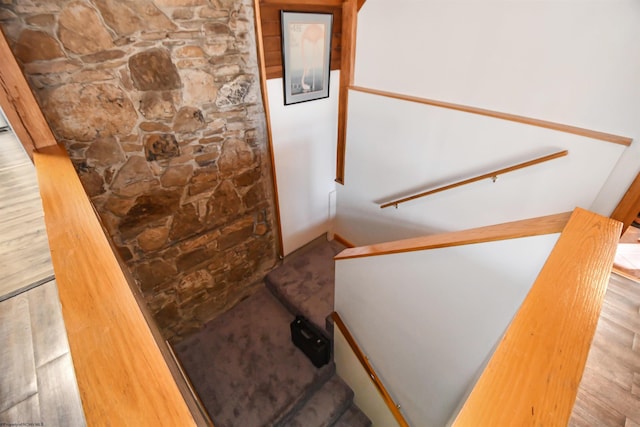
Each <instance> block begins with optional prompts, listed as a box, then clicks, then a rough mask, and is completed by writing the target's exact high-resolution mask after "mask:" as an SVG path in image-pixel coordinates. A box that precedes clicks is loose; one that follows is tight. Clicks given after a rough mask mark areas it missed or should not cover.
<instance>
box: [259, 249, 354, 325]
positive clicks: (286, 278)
mask: <svg viewBox="0 0 640 427" xmlns="http://www.w3.org/2000/svg"><path fill="white" fill-rule="evenodd" d="M344 248H345V247H344V246H342V245H341V244H340V243H338V242H336V241H321V242H315V243H314V244H313V245H312V246H311V247H309V248H304V250H302V251H301V252H300V253H297V254H293V255H292V256H291V257H290V259H288V260H287V261H286V262H284V263H283V264H282V265H281V266H280V267H278V268H276V269H275V270H273V271H271V272H270V273H269V274H268V275H267V277H266V278H265V283H266V285H267V287H268V288H269V289H270V290H271V291H272V292H273V293H274V295H275V296H276V298H278V300H280V302H282V304H283V305H284V306H285V307H287V309H288V310H289V311H290V312H291V313H293V314H295V315H298V314H302V315H303V316H305V317H306V318H307V319H309V320H310V321H311V322H313V323H314V324H315V325H316V326H318V328H320V329H321V330H324V331H327V329H326V323H325V319H326V318H327V316H329V315H330V314H331V313H332V312H333V300H334V288H335V261H334V260H333V258H334V256H335V255H337V254H338V253H340V252H341V251H342V250H343V249H344ZM328 335H330V334H328Z"/></svg>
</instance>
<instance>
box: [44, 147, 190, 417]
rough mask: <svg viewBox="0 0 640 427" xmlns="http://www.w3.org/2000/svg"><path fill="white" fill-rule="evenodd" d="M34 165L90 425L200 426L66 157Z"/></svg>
mask: <svg viewBox="0 0 640 427" xmlns="http://www.w3.org/2000/svg"><path fill="white" fill-rule="evenodd" d="M34 160H35V164H36V169H37V173H38V180H39V184H40V192H41V196H42V202H43V207H44V212H45V223H46V225H47V231H48V234H49V244H50V247H51V257H52V261H53V266H54V270H55V272H56V280H57V282H58V289H59V293H60V300H61V302H62V307H63V316H64V320H65V324H66V326H67V334H68V338H69V345H70V348H71V354H72V356H73V361H74V365H75V370H76V376H77V380H78V387H79V389H80V395H81V398H82V404H83V407H84V410H85V416H86V420H87V424H88V425H92V426H93V425H136V426H189V425H195V421H194V419H193V417H192V415H191V413H190V412H189V410H188V407H187V405H186V403H185V401H184V399H183V397H182V395H181V394H180V391H179V390H178V386H177V385H176V382H175V380H174V378H173V377H172V375H171V373H170V371H169V368H168V366H167V364H166V362H165V360H164V358H163V357H162V354H161V352H160V349H159V348H158V344H157V342H156V341H155V340H154V338H153V335H152V333H151V331H150V329H149V326H148V325H147V323H146V321H145V319H144V317H143V315H142V313H141V311H140V308H139V307H138V305H137V303H136V301H135V298H134V296H133V294H132V292H131V289H130V287H129V284H128V282H127V280H126V278H125V276H124V274H123V272H122V270H121V269H120V266H119V264H118V261H117V259H116V258H115V256H114V254H113V252H112V249H111V247H110V245H109V242H108V240H107V238H106V236H105V234H104V232H103V230H102V228H101V226H100V223H99V221H98V219H97V217H96V215H95V213H94V211H93V209H92V206H91V204H90V202H89V200H88V198H87V196H86V194H85V193H84V189H83V188H82V185H81V184H80V181H79V179H78V177H77V175H76V173H75V170H74V168H73V166H72V164H71V162H70V160H69V158H68V156H67V154H66V152H65V151H64V149H63V148H62V147H59V146H52V147H45V148H43V149H42V150H40V151H39V152H37V153H35V154H34Z"/></svg>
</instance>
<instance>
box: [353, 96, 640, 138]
mask: <svg viewBox="0 0 640 427" xmlns="http://www.w3.org/2000/svg"><path fill="white" fill-rule="evenodd" d="M350 89H351V90H353V91H356V92H362V93H368V94H371V95H378V96H384V97H387V98H394V99H399V100H402V101H408V102H416V103H419V104H424V105H431V106H434V107H441V108H448V109H450V110H456V111H462V112H465V113H471V114H479V115H482V116H487V117H493V118H496V119H501V120H508V121H512V122H517V123H524V124H527V125H531V126H538V127H542V128H546V129H552V130H557V131H560V132H567V133H572V134H574V135H580V136H585V137H587V138H592V139H597V140H600V141H605V142H612V143H614V144H620V145H624V146H629V145H631V142H632V141H633V139H632V138H629V137H626V136H620V135H615V134H611V133H605V132H599V131H595V130H591V129H584V128H579V127H576V126H571V125H565V124H561V123H555V122H550V121H546V120H540V119H534V118H531V117H525V116H519V115H516V114H509V113H502V112H499V111H493V110H487V109H484V108H477V107H471V106H468V105H462V104H454V103H451V102H444V101H437V100H434V99H428V98H420V97H417V96H410V95H403V94H399V93H394V92H386V91H382V90H377V89H370V88H364V87H360V86H351V87H350Z"/></svg>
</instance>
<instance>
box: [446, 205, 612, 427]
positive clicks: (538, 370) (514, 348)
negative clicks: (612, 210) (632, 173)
mask: <svg viewBox="0 0 640 427" xmlns="http://www.w3.org/2000/svg"><path fill="white" fill-rule="evenodd" d="M621 227H622V224H621V223H619V222H618V221H614V220H611V219H609V218H604V217H602V216H599V215H596V214H593V213H591V212H588V211H584V210H582V209H576V210H575V211H574V213H573V214H572V216H571V219H570V220H569V222H568V224H567V227H566V228H565V229H564V231H563V232H562V234H561V236H560V239H559V240H558V242H557V243H556V245H555V247H554V249H553V251H552V252H551V254H550V256H549V258H548V259H547V262H546V263H545V265H544V267H543V268H542V271H541V272H540V274H539V275H538V278H537V279H536V281H535V283H534V284H533V287H532V288H531V291H530V292H529V294H528V295H527V297H526V298H525V300H524V302H523V304H522V306H521V307H520V309H519V310H518V312H517V313H516V316H515V317H514V319H513V321H512V322H511V324H510V325H509V328H508V329H507V332H506V333H505V335H504V337H503V339H502V341H501V342H500V344H499V345H498V347H497V349H496V351H495V352H494V354H493V356H492V358H491V359H490V361H489V364H488V365H487V367H486V369H485V370H484V372H483V373H482V375H481V377H480V379H479V380H478V382H477V383H476V385H475V387H474V388H473V390H472V392H471V394H470V396H469V398H468V399H467V401H466V402H465V404H464V406H463V407H462V410H461V411H460V413H459V414H458V416H457V418H456V420H455V422H454V425H455V426H474V427H476V426H503V425H518V426H521V425H558V426H560V425H567V423H568V421H569V418H570V416H571V412H572V409H573V405H574V403H575V399H576V395H577V392H578V386H579V384H580V379H581V377H582V372H583V370H584V366H585V363H586V360H587V355H588V352H589V348H590V346H591V341H592V339H593V335H594V333H595V329H596V325H597V322H598V317H599V315H600V309H601V307H602V302H603V299H604V294H605V291H606V289H607V283H608V279H609V275H610V273H611V265H612V263H613V257H614V255H615V250H616V244H617V242H618V238H619V235H620V234H619V233H620V229H621Z"/></svg>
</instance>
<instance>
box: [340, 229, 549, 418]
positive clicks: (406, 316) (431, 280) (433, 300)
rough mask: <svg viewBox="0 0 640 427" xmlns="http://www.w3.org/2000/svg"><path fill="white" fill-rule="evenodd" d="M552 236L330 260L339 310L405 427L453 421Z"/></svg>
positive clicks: (528, 286) (357, 390) (520, 299)
mask: <svg viewBox="0 0 640 427" xmlns="http://www.w3.org/2000/svg"><path fill="white" fill-rule="evenodd" d="M558 237H559V235H558V234H551V235H545V236H535V237H527V238H520V239H512V240H504V241H499V242H490V243H481V244H474V245H466V246H459V247H449V248H441V249H433V250H426V251H418V252H409V253H401V254H394V255H385V256H377V257H370V258H355V259H347V260H339V261H337V262H336V296H335V309H336V311H337V312H338V313H339V314H340V316H341V317H342V318H343V320H344V322H345V324H346V325H347V327H348V328H349V330H350V331H351V333H352V334H353V336H354V337H355V339H356V340H357V342H358V344H359V346H360V347H361V348H362V350H363V352H364V353H365V355H366V356H367V357H368V358H369V361H370V362H371V364H372V366H373V368H374V369H375V371H376V372H377V373H378V376H379V377H380V378H381V380H382V382H383V383H384V384H385V386H386V387H387V389H388V390H389V392H390V393H391V395H392V397H393V398H394V400H395V401H396V402H397V403H399V404H400V405H401V407H402V411H403V413H404V415H405V416H406V418H407V420H408V422H409V424H410V425H414V426H442V425H445V424H446V423H447V422H448V421H450V419H451V417H452V416H453V415H454V412H455V411H456V410H457V409H458V406H459V403H460V401H461V400H463V399H465V398H466V394H467V393H468V392H469V390H470V387H471V386H472V384H473V382H474V381H475V380H476V378H477V377H478V375H479V373H480V372H481V370H482V368H483V367H484V365H485V364H486V362H487V361H488V358H489V357H490V355H491V354H492V352H493V349H494V348H495V346H496V345H497V343H498V342H499V339H500V338H501V336H502V335H503V333H504V331H505V330H506V328H507V326H508V324H509V322H510V321H511V319H512V318H513V316H514V314H515V313H516V311H517V310H518V308H519V307H520V305H521V303H522V301H523V300H524V297H525V296H526V294H527V292H528V291H529V289H530V287H531V285H532V284H533V282H534V280H535V278H536V277H537V275H538V273H539V271H540V269H541V268H542V266H543V264H544V262H545V260H546V258H547V257H548V255H549V253H550V252H551V250H552V248H553V246H554V245H555V243H556V241H557V239H558ZM336 345H337V346H338V348H336V351H335V352H336V354H342V352H343V351H344V349H341V348H340V345H343V343H342V344H341V341H336ZM336 363H337V369H338V372H341V369H343V367H341V366H340V361H339V360H336ZM355 387H356V389H355V390H354V391H355V393H356V396H358V395H359V394H360V393H361V392H360V390H359V389H358V387H357V386H355Z"/></svg>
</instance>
